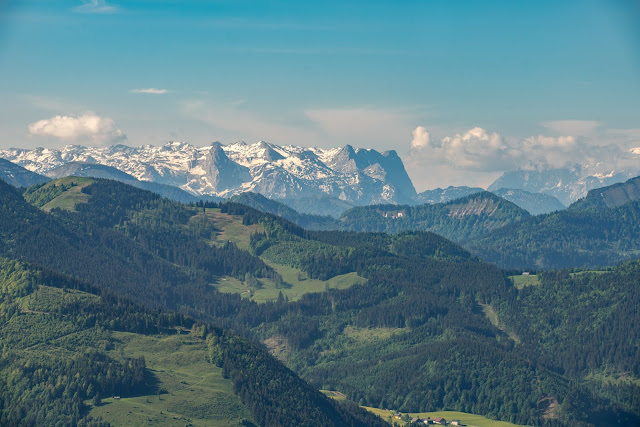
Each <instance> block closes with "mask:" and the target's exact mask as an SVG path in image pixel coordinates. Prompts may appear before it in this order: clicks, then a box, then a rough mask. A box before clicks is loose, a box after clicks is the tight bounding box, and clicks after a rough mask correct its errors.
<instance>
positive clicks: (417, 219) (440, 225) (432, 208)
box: [341, 192, 529, 241]
mask: <svg viewBox="0 0 640 427" xmlns="http://www.w3.org/2000/svg"><path fill="white" fill-rule="evenodd" d="M528 216H529V213H528V212H526V211H525V210H523V209H521V208H519V207H518V206H516V205H515V204H513V203H511V202H508V201H506V200H504V199H502V198H500V197H498V196H496V195H495V194H492V193H489V192H482V193H475V194H472V195H470V196H466V197H463V198H461V199H457V200H454V201H451V202H448V203H440V204H434V205H429V204H426V205H421V206H394V205H378V206H366V207H358V208H353V209H350V210H348V211H347V212H345V213H344V214H343V216H342V218H341V222H342V227H343V229H346V230H352V231H378V232H387V233H397V232H400V231H404V230H426V231H432V232H434V233H437V234H440V235H441V236H444V237H446V238H448V239H451V240H454V241H461V240H465V239H468V238H472V237H476V236H482V235H484V234H487V233H488V232H490V231H491V230H494V229H497V228H499V227H502V226H504V225H506V224H510V223H514V222H517V221H520V220H521V219H523V218H526V217H528Z"/></svg>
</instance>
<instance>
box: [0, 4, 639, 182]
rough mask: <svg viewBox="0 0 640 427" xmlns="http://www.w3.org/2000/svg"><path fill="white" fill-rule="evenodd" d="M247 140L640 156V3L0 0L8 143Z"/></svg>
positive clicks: (464, 163)
mask: <svg viewBox="0 0 640 427" xmlns="http://www.w3.org/2000/svg"><path fill="white" fill-rule="evenodd" d="M237 140H244V141H247V142H256V141H259V140H265V141H269V142H272V143H275V144H281V145H285V144H293V145H302V146H309V147H310V146H316V147H321V148H330V147H337V146H344V145H346V144H351V145H352V146H354V147H362V148H373V149H376V150H379V151H383V150H391V149H393V150H396V151H397V152H398V154H399V155H400V156H401V158H402V159H403V160H404V162H405V166H406V168H407V171H408V173H409V175H410V177H411V178H412V180H413V181H414V184H415V187H416V189H417V190H418V191H422V190H426V189H431V188H436V187H446V186H448V185H473V186H483V187H486V186H488V185H489V184H490V183H491V182H492V181H493V180H494V179H495V178H497V177H498V176H500V175H501V174H502V173H503V172H504V171H507V170H514V169H536V168H537V169H544V168H557V167H567V166H571V165H573V164H576V163H581V164H592V165H595V166H594V167H598V168H600V169H601V170H602V172H607V170H614V169H615V170H623V169H624V170H627V169H637V170H639V171H640V148H638V147H640V1H638V0H563V1H558V0H554V1H548V0H535V1H530V0H521V1H513V0H508V1H501V0H495V1H489V0H487V1H464V0H421V1H414V0H405V1H402V2H398V1H391V0H390V1H377V0H368V1H351V0H342V1H332V0H324V1H268V0H262V1H245V0H231V1H225V0H219V1H216V0H206V1H205V0H199V1H193V0H181V1H172V0H162V1H153V0H127V1H124V0H122V1H118V0H55V1H54V0H20V1H17V0H15V1H14V0H0V149H6V148H9V147H21V148H34V147H51V148H59V147H62V146H64V145H67V144H82V145H111V144H115V143H125V144H128V145H143V144H152V145H160V144H163V143H165V142H167V141H187V142H190V143H192V144H195V145H208V144H209V143H211V142H213V141H221V142H222V143H225V144H227V143H232V142H234V141H237ZM635 148H637V150H635V151H634V149H635Z"/></svg>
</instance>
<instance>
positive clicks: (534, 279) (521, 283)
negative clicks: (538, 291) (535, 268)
mask: <svg viewBox="0 0 640 427" xmlns="http://www.w3.org/2000/svg"><path fill="white" fill-rule="evenodd" d="M509 279H511V280H513V285H514V286H515V287H516V288H518V289H522V288H524V287H525V286H535V285H539V284H540V280H539V279H538V276H536V275H535V274H530V275H528V276H526V275H522V274H518V275H515V276H509Z"/></svg>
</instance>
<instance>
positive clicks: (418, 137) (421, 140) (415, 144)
mask: <svg viewBox="0 0 640 427" xmlns="http://www.w3.org/2000/svg"><path fill="white" fill-rule="evenodd" d="M411 135H413V139H412V140H411V148H413V149H416V148H425V147H428V146H429V141H430V140H431V134H430V133H429V132H428V131H427V129H426V128H425V127H424V126H417V127H416V128H415V129H414V130H413V132H412V133H411Z"/></svg>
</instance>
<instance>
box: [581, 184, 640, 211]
mask: <svg viewBox="0 0 640 427" xmlns="http://www.w3.org/2000/svg"><path fill="white" fill-rule="evenodd" d="M638 199H640V177H636V178H631V179H630V180H628V181H626V182H623V183H620V184H614V185H610V186H608V187H603V188H597V189H595V190H591V191H589V193H588V194H587V196H586V197H585V198H584V199H582V200H580V201H579V202H577V203H574V204H573V205H572V209H580V208H586V207H589V206H593V207H597V208H615V207H618V206H621V205H624V204H625V203H628V202H632V201H635V200H638Z"/></svg>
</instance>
